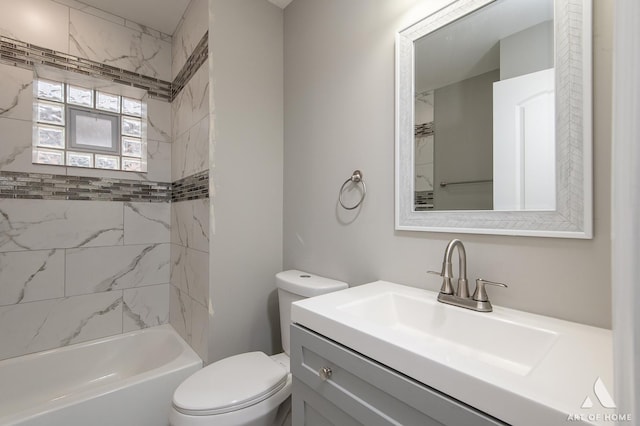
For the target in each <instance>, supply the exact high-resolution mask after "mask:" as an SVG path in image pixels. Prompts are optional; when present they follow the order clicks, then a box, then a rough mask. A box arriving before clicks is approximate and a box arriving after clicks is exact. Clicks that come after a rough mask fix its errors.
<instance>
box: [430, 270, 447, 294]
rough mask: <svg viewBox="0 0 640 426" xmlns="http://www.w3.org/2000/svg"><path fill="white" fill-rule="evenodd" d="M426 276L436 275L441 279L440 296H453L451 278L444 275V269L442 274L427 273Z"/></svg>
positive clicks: (435, 272)
mask: <svg viewBox="0 0 640 426" xmlns="http://www.w3.org/2000/svg"><path fill="white" fill-rule="evenodd" d="M427 274H433V275H437V276H439V277H442V286H441V287H440V293H442V294H453V286H452V285H451V277H449V276H447V275H446V274H445V273H444V268H443V270H442V272H437V271H427Z"/></svg>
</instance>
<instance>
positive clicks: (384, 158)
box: [284, 0, 613, 327]
mask: <svg viewBox="0 0 640 426" xmlns="http://www.w3.org/2000/svg"><path fill="white" fill-rule="evenodd" d="M425 3H426V2H420V1H419V0H403V1H397V2H396V1H394V2H388V1H380V0H351V1H348V2H346V1H339V0H323V1H316V0H295V1H294V2H293V3H291V4H290V5H289V6H288V7H287V8H286V10H285V44H284V46H285V49H284V52H285V65H284V72H285V74H284V75H285V88H284V91H285V116H286V120H285V149H284V177H285V179H284V182H285V184H284V268H285V269H286V268H299V269H302V270H308V271H310V272H314V273H317V274H321V275H325V276H328V277H331V278H336V279H341V280H344V281H347V282H349V283H350V284H351V285H358V284H363V283H366V282H370V281H373V280H377V279H385V280H390V281H395V282H398V283H403V284H408V285H411V286H416V287H421V288H427V289H430V290H437V289H438V288H439V286H440V282H439V280H438V278H437V277H435V276H430V275H426V274H425V271H426V270H428V269H438V268H440V265H441V261H442V254H443V252H444V248H445V246H446V243H447V241H448V240H449V239H451V238H454V237H460V238H462V239H463V241H464V242H465V243H466V246H467V259H468V266H469V275H470V276H471V277H473V278H476V277H478V276H482V277H484V278H486V279H495V280H499V281H503V282H507V283H509V284H510V287H509V289H505V290H502V289H500V290H495V291H493V292H491V297H492V299H493V300H494V302H495V303H497V304H498V305H504V306H509V307H514V308H517V309H522V310H526V311H531V312H536V313H540V314H544V315H550V316H554V317H559V318H565V319H569V320H572V321H578V322H582V323H586V324H593V325H597V326H601V327H610V324H611V319H610V317H611V306H610V305H611V286H610V213H609V209H610V201H609V192H610V191H609V188H610V154H611V149H610V131H611V121H610V114H611V103H610V96H611V71H610V67H611V32H612V25H613V24H612V20H611V17H610V15H611V10H612V8H613V1H612V0H595V1H594V186H595V194H594V196H595V210H594V216H595V224H594V225H595V237H594V239H593V240H588V241H583V240H568V239H551V238H532V237H526V238H525V237H506V236H484V235H468V234H462V235H457V234H438V233H426V232H399V231H395V230H394V226H393V224H394V217H393V214H394V189H393V188H394V142H393V141H394V35H395V32H396V31H397V30H398V29H400V28H404V27H406V26H408V25H409V24H411V23H412V22H413V21H415V19H416V18H417V17H418V16H417V14H416V13H414V12H417V11H418V10H419V11H420V12H421V13H425V14H426V12H428V10H427V9H431V12H433V11H435V10H437V9H438V8H440V7H442V6H443V5H444V4H445V2H429V5H426V4H425ZM356 168H358V169H361V170H362V171H363V172H364V179H365V181H366V183H367V189H368V194H367V199H366V200H365V202H364V205H363V208H362V209H361V210H359V211H353V212H346V211H344V210H340V209H338V208H337V207H336V203H337V195H338V189H339V188H340V185H341V184H342V182H343V181H344V180H345V179H346V178H347V177H349V176H350V174H351V172H352V171H353V170H354V169H356Z"/></svg>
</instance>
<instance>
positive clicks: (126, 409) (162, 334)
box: [0, 325, 202, 426]
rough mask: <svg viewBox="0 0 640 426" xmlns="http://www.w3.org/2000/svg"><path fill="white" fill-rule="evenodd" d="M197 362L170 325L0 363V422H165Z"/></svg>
mask: <svg viewBox="0 0 640 426" xmlns="http://www.w3.org/2000/svg"><path fill="white" fill-rule="evenodd" d="M200 368H202V360H201V359H200V358H199V357H198V355H196V353H195V352H194V351H193V350H192V349H191V348H190V347H189V346H188V345H187V344H186V343H185V342H184V341H183V340H182V339H181V338H180V337H179V336H178V334H177V333H176V332H175V331H174V330H173V328H171V326H170V325H163V326H159V327H153V328H148V329H145V330H140V331H134V332H131V333H127V334H122V335H118V336H113V337H107V338H104V339H100V340H93V341H90V342H86V343H79V344H76V345H71V346H66V347H64V348H60V349H53V350H50V351H46V352H40V353H35V354H31V355H25V356H21V357H17V358H12V359H7V360H4V361H0V425H3V426H4V425H20V426H114V425H118V426H163V425H168V416H169V409H170V407H171V398H172V396H173V391H174V390H175V388H176V387H177V386H178V385H179V384H180V383H181V382H182V381H183V380H184V379H186V378H187V377H188V376H190V375H191V374H193V373H194V372H195V371H197V370H198V369H200Z"/></svg>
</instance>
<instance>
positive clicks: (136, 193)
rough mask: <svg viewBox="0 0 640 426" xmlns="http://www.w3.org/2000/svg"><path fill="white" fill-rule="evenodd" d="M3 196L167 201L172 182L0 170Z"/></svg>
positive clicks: (47, 198) (0, 188)
mask: <svg viewBox="0 0 640 426" xmlns="http://www.w3.org/2000/svg"><path fill="white" fill-rule="evenodd" d="M0 198H15V199H39V200H93V201H148V202H152V203H154V202H155V203H163V202H168V201H170V200H171V183H169V182H147V181H138V180H129V179H107V178H101V177H87V176H67V175H53V174H43V173H24V172H5V171H0Z"/></svg>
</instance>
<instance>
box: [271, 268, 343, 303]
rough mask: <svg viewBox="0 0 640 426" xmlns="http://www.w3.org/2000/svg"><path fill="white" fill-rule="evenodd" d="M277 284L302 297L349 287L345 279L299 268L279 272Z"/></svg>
mask: <svg viewBox="0 0 640 426" xmlns="http://www.w3.org/2000/svg"><path fill="white" fill-rule="evenodd" d="M276 285H277V286H278V288H279V289H282V290H285V291H288V292H290V293H293V294H297V295H299V296H302V297H313V296H318V295H320V294H325V293H331V292H332V291H337V290H343V289H345V288H347V287H349V284H347V283H345V282H343V281H338V280H332V279H330V278H325V277H320V276H318V275H313V274H310V273H308V272H303V271H298V270H297V269H291V270H289V271H282V272H278V273H277V274H276Z"/></svg>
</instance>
